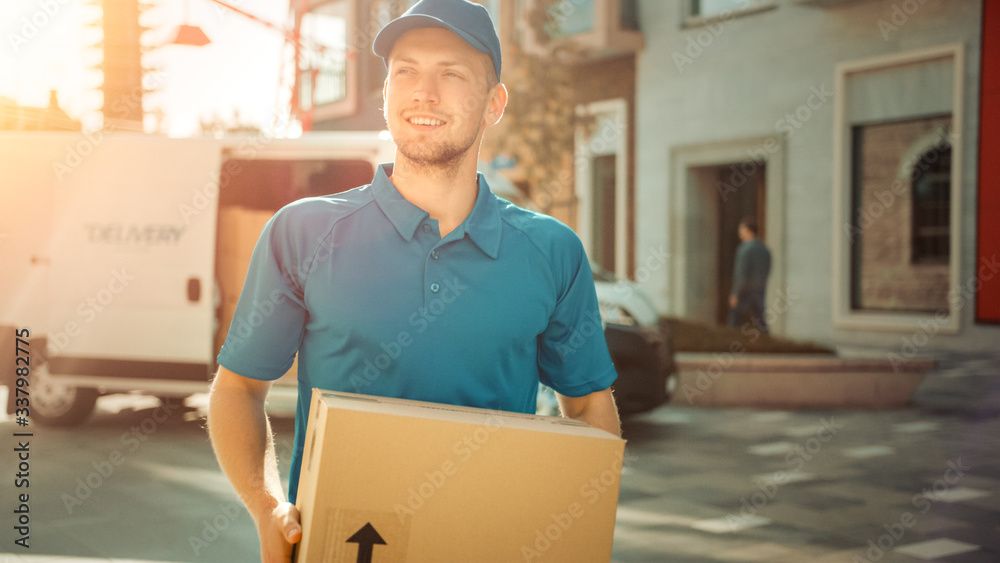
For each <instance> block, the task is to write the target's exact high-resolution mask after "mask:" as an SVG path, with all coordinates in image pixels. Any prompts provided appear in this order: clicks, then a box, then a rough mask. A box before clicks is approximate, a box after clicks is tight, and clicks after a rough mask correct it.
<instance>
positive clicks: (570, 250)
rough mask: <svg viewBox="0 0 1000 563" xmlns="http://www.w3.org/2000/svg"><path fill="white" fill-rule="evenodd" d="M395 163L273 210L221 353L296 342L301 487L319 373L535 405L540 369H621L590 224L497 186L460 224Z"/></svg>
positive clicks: (596, 380) (228, 355)
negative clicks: (594, 262)
mask: <svg viewBox="0 0 1000 563" xmlns="http://www.w3.org/2000/svg"><path fill="white" fill-rule="evenodd" d="M391 175H392V165H391V164H383V165H381V166H380V167H379V168H378V170H377V171H376V173H375V178H374V179H373V180H372V183H371V184H369V185H367V186H362V187H360V188H356V189H353V190H350V191H347V192H344V193H340V194H335V195H330V196H324V197H316V198H307V199H303V200H299V201H296V202H294V203H292V204H290V205H288V206H286V207H284V208H282V209H281V210H279V211H278V212H277V213H276V214H275V215H274V217H272V218H271V220H270V221H268V223H267V224H266V225H265V226H264V229H263V231H262V232H261V235H260V239H259V240H258V241H257V246H256V248H255V249H254V252H253V256H252V258H251V260H250V268H249V272H248V273H247V277H246V282H245V283H244V285H243V291H242V293H241V295H240V300H239V304H238V305H237V307H236V311H235V313H234V315H233V321H232V324H231V325H230V329H229V334H228V336H227V338H226V342H225V344H224V345H223V347H222V350H221V352H220V353H219V357H218V362H219V364H220V365H222V366H224V367H226V369H229V370H230V371H232V372H235V373H238V374H240V375H243V376H245V377H250V378H254V379H260V380H274V379H277V378H278V377H280V376H281V375H282V374H284V373H285V372H286V371H287V370H288V368H289V367H291V365H292V361H293V359H294V358H295V354H296V353H298V384H299V400H298V407H297V411H296V419H295V420H296V425H295V449H294V453H293V456H292V469H291V480H290V484H289V489H290V490H289V497H290V500H291V501H292V502H294V501H295V491H296V488H297V485H298V475H299V466H300V464H301V460H302V449H303V444H304V442H305V430H306V424H305V421H307V420H308V419H309V405H310V398H311V390H312V388H313V387H319V388H321V389H329V390H335V391H348V392H352V393H365V394H370V395H379V396H385V397H402V398H407V399H416V400H421V401H433V402H438V403H447V404H453V405H466V406H473V407H480V408H488V409H497V410H504V411H514V412H523V413H534V412H535V400H536V393H537V390H538V382H539V381H541V382H542V383H544V384H546V385H548V386H550V387H552V388H553V389H555V390H556V391H558V392H559V393H562V394H563V395H567V396H572V397H579V396H583V395H586V394H588V393H592V392H594V391H600V390H603V389H606V388H608V387H609V386H611V384H612V383H613V382H614V380H615V377H616V374H615V368H614V366H613V365H612V363H611V357H610V356H609V354H608V349H607V344H606V342H605V340H604V332H603V330H602V327H601V319H600V313H599V310H598V306H597V296H596V294H595V291H594V281H593V275H592V273H591V270H590V265H589V262H588V260H587V257H586V255H585V253H584V250H583V246H582V244H581V243H580V240H579V238H578V237H577V236H576V233H574V232H573V231H572V230H571V229H570V228H569V227H567V226H566V225H564V224H562V223H560V222H559V221H556V220H555V219H553V218H551V217H549V216H546V215H542V214H539V213H534V212H531V211H527V210H525V209H522V208H520V207H517V206H515V205H513V204H511V203H509V202H507V201H505V200H503V199H500V198H498V197H497V196H495V195H494V194H493V192H491V191H490V188H489V186H488V185H487V184H486V180H485V179H484V178H483V176H482V174H480V175H479V177H478V178H479V180H478V182H479V186H478V187H479V193H478V195H477V197H476V203H475V206H474V208H473V210H472V212H471V213H470V214H469V215H468V217H466V219H465V220H464V221H463V222H462V223H461V224H460V225H459V226H458V227H457V228H455V229H454V230H453V231H451V232H450V233H448V235H447V236H445V237H443V238H442V237H441V235H440V231H439V230H438V224H437V221H436V220H434V219H431V217H430V215H429V214H428V213H427V212H426V211H424V210H422V209H420V208H419V207H417V206H415V205H413V204H412V203H410V202H409V201H407V200H406V199H404V198H403V196H402V195H401V194H400V193H399V191H398V190H397V189H396V187H395V186H394V185H393V183H392V181H391V180H390V179H389V176H391Z"/></svg>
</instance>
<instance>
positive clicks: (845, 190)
mask: <svg viewBox="0 0 1000 563" xmlns="http://www.w3.org/2000/svg"><path fill="white" fill-rule="evenodd" d="M964 51H965V47H964V46H963V45H961V44H952V45H943V46H939V47H934V48H927V49H922V50H919V51H913V52H910V53H896V54H892V55H888V56H886V55H883V56H879V57H873V58H871V59H866V60H860V61H852V62H846V63H840V64H838V65H837V70H836V82H835V84H836V87H835V91H834V100H835V102H834V103H835V104H836V107H835V110H834V114H835V116H836V117H835V126H834V147H835V151H834V179H833V187H834V191H835V197H836V200H837V202H838V203H837V205H835V207H834V218H833V219H834V221H833V224H834V228H835V229H836V236H835V238H834V248H833V250H834V253H833V254H834V262H833V268H834V270H833V272H834V276H833V282H834V287H833V313H834V323H835V326H837V328H839V329H847V330H851V329H872V330H893V331H902V332H909V331H912V330H914V329H920V327H921V326H926V323H927V322H929V321H933V322H934V323H935V325H934V326H935V327H937V330H938V331H940V332H943V333H956V332H957V331H958V330H959V327H960V322H959V321H960V319H959V316H960V315H958V309H957V308H958V307H961V306H962V304H961V303H959V302H956V300H954V299H950V298H949V296H950V295H952V292H953V291H954V290H955V288H957V287H959V286H960V284H961V280H960V277H959V273H960V266H961V260H960V258H961V256H962V253H960V252H958V249H959V248H960V244H961V243H960V240H959V237H958V228H959V225H957V224H956V221H955V220H954V218H955V217H960V216H961V203H962V199H961V197H960V190H959V189H958V188H957V186H961V185H962V179H961V172H962V171H961V167H960V166H957V165H956V166H953V165H952V164H953V163H957V162H960V161H961V148H962V138H963V135H962V132H961V124H962V122H963V118H962V111H963V110H962V100H963V87H964V78H965V73H964V70H963V65H964V59H963V57H964Z"/></svg>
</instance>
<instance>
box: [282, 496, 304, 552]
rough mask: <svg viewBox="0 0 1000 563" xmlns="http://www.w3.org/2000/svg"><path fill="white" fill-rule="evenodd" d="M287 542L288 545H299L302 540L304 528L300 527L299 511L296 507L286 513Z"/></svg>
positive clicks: (290, 507) (292, 506)
mask: <svg viewBox="0 0 1000 563" xmlns="http://www.w3.org/2000/svg"><path fill="white" fill-rule="evenodd" d="M284 520H285V526H284V528H285V530H284V531H285V540H286V541H287V542H288V543H298V542H299V540H301V539H302V526H300V525H299V509H298V508H296V507H295V505H291V506H289V508H288V512H286V513H285V517H284Z"/></svg>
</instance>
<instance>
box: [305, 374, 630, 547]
mask: <svg viewBox="0 0 1000 563" xmlns="http://www.w3.org/2000/svg"><path fill="white" fill-rule="evenodd" d="M310 408H311V410H310V414H309V422H308V426H307V430H306V442H305V452H304V454H303V459H302V472H301V476H300V479H299V490H298V498H297V500H298V503H297V504H298V509H299V511H300V515H301V519H302V526H303V538H302V542H301V543H300V544H299V546H298V548H297V551H296V561H297V562H299V563H326V562H333V561H349V562H351V563H354V562H357V561H371V562H374V563H378V562H381V561H392V562H399V561H411V562H414V561H462V562H485V561H572V562H585V561H602V562H607V561H608V560H610V558H611V543H612V538H613V535H614V525H615V510H616V508H617V505H618V484H619V478H620V475H621V467H622V460H623V456H624V449H625V442H624V440H621V439H620V438H618V437H617V436H613V435H611V434H609V433H607V432H605V431H603V430H598V429H595V428H592V427H590V426H588V425H586V424H583V423H581V422H577V421H575V420H570V419H565V418H559V417H545V416H535V415H523V414H517V413H509V412H502V411H491V410H484V409H474V408H464V407H453V406H449V405H441V404H436V403H425V402H420V401H408V400H403V399H387V398H382V397H372V396H367V395H356V394H352V393H339V392H338V393H334V392H327V391H320V390H315V389H314V390H313V397H312V405H311V407H310Z"/></svg>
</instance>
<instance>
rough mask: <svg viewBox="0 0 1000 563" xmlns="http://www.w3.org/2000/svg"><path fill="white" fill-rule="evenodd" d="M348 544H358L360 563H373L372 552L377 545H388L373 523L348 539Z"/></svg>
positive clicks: (366, 525) (367, 524)
mask: <svg viewBox="0 0 1000 563" xmlns="http://www.w3.org/2000/svg"><path fill="white" fill-rule="evenodd" d="M347 543H356V544H358V563H372V550H373V549H374V548H375V545H376V544H378V545H386V543H385V540H384V539H382V536H380V535H378V532H376V531H375V527H374V526H372V525H371V522H368V523H366V524H365V525H364V526H362V527H361V529H360V530H358V531H357V532H354V535H353V536H351V537H349V538H347Z"/></svg>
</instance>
